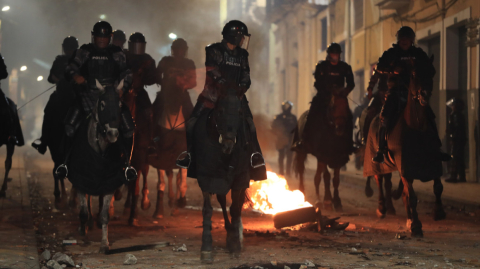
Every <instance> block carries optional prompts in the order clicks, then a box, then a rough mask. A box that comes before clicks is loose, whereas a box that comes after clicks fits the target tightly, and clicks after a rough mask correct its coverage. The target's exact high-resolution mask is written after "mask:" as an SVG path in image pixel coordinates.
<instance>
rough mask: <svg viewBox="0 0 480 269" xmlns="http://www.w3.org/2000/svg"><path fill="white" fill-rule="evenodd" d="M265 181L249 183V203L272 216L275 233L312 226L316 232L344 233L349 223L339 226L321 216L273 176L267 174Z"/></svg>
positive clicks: (278, 178)
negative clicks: (291, 228)
mask: <svg viewBox="0 0 480 269" xmlns="http://www.w3.org/2000/svg"><path fill="white" fill-rule="evenodd" d="M267 177H268V179H267V180H264V181H256V182H251V183H250V190H249V191H250V200H251V206H252V207H253V209H255V210H258V211H261V212H263V213H265V214H271V215H273V223H274V226H275V228H276V229H281V228H285V227H290V226H296V225H299V224H303V223H314V224H312V225H316V226H317V228H316V229H317V231H320V232H323V231H324V230H326V229H333V230H345V229H346V228H347V227H348V225H349V223H348V222H347V223H342V224H340V223H338V222H337V220H338V219H339V218H334V219H329V218H328V217H325V216H322V212H321V211H320V209H319V208H315V207H313V206H312V204H310V203H309V202H307V201H305V196H304V194H303V193H302V192H301V191H299V190H294V191H291V190H290V189H289V187H288V183H287V180H286V179H285V178H284V177H282V176H279V175H277V174H275V173H273V172H270V171H268V172H267Z"/></svg>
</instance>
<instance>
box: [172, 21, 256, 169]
mask: <svg viewBox="0 0 480 269" xmlns="http://www.w3.org/2000/svg"><path fill="white" fill-rule="evenodd" d="M222 35H223V40H222V41H221V42H219V43H214V44H211V45H209V46H207V47H206V48H205V51H206V54H207V56H206V61H205V66H206V69H207V77H206V80H205V87H204V90H203V92H202V93H201V94H200V96H199V97H198V100H197V104H196V105H195V108H194V110H193V112H192V115H191V117H190V119H189V120H188V121H187V123H186V131H187V154H186V155H185V157H184V158H183V159H179V160H177V165H178V166H179V167H183V168H188V166H189V165H190V161H191V156H190V153H191V151H192V144H193V129H194V126H195V123H196V121H197V119H198V118H199V117H200V115H201V114H202V112H203V111H204V110H205V109H208V108H213V107H214V106H215V103H216V101H217V100H218V98H219V96H220V95H222V94H223V91H225V89H227V88H233V89H235V90H236V91H237V94H238V97H239V98H241V100H242V109H243V111H244V115H245V117H246V121H247V122H248V124H249V126H250V129H251V130H253V131H254V130H255V126H254V124H253V115H252V112H251V111H250V108H249V106H248V101H247V98H246V96H245V93H246V92H247V90H248V89H249V88H250V84H251V81H250V66H249V64H248V52H247V49H248V43H249V39H250V34H249V32H248V28H247V26H246V25H245V24H244V23H243V22H241V21H238V20H233V21H229V22H228V23H227V24H225V26H224V28H223V31H222ZM254 137H255V141H252V147H253V149H252V155H251V160H250V161H251V166H252V167H253V168H256V167H260V166H263V165H264V164H265V161H264V159H263V156H262V155H261V153H260V152H261V151H260V146H259V144H258V141H257V139H256V134H255V136H254Z"/></svg>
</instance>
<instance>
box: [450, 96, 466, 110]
mask: <svg viewBox="0 0 480 269" xmlns="http://www.w3.org/2000/svg"><path fill="white" fill-rule="evenodd" d="M447 106H448V107H450V108H452V107H453V106H455V110H457V111H462V110H463V109H464V107H465V104H464V103H463V100H462V99H460V98H452V99H450V100H448V102H447Z"/></svg>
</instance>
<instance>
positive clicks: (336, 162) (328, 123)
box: [293, 95, 353, 211]
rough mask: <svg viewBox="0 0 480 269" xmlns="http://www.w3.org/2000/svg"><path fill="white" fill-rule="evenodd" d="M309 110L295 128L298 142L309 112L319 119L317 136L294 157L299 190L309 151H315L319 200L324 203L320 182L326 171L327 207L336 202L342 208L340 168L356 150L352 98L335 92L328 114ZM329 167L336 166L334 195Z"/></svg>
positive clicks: (325, 200)
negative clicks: (321, 197) (312, 112)
mask: <svg viewBox="0 0 480 269" xmlns="http://www.w3.org/2000/svg"><path fill="white" fill-rule="evenodd" d="M308 114H309V111H306V112H305V113H303V114H302V116H301V117H300V119H299V120H298V125H297V128H296V130H295V137H294V142H293V143H296V142H297V141H298V138H299V137H302V133H303V131H304V128H305V123H306V121H307V116H308V117H309V120H310V119H312V120H316V121H317V122H318V124H315V127H314V128H312V129H314V130H312V132H313V133H315V134H317V135H315V136H314V138H313V139H311V140H312V141H305V145H304V146H303V147H301V148H300V149H298V150H296V151H297V152H296V154H295V158H294V161H293V163H294V171H295V174H296V175H297V176H298V177H299V178H300V186H299V190H300V191H302V192H304V191H305V186H304V183H303V181H304V172H305V162H306V160H307V154H309V153H310V154H312V155H314V156H315V157H316V158H317V172H316V173H315V179H314V183H315V193H316V195H317V204H319V203H320V194H319V186H320V182H321V181H322V174H323V179H324V184H325V196H324V201H323V203H324V207H325V208H326V209H329V210H331V209H332V202H333V206H334V207H335V210H337V211H340V210H342V202H341V199H340V196H339V194H338V186H339V184H340V168H341V167H342V166H344V165H345V164H346V163H347V162H348V160H349V155H350V154H351V153H352V152H353V140H352V132H353V124H352V114H351V111H350V109H349V107H348V100H347V98H346V97H343V96H339V95H333V97H332V102H331V103H330V105H329V108H328V112H327V116H319V117H314V116H316V115H314V116H312V115H308ZM327 166H328V167H330V168H333V171H334V174H333V189H334V191H333V199H332V193H331V192H330V172H329V171H328V168H327Z"/></svg>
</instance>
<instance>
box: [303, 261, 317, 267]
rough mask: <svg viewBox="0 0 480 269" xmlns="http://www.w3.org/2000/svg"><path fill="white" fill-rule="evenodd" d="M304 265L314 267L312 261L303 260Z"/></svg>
mask: <svg viewBox="0 0 480 269" xmlns="http://www.w3.org/2000/svg"><path fill="white" fill-rule="evenodd" d="M305 265H306V266H307V267H315V264H314V263H313V262H311V261H309V260H305Z"/></svg>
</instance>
